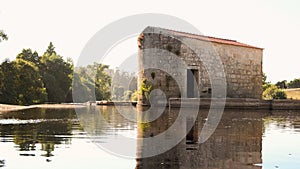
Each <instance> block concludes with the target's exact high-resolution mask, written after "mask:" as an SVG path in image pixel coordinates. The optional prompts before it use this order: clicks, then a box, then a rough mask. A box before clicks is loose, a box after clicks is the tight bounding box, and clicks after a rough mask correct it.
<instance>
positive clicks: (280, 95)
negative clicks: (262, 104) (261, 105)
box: [263, 84, 287, 100]
mask: <svg viewBox="0 0 300 169" xmlns="http://www.w3.org/2000/svg"><path fill="white" fill-rule="evenodd" d="M263 98H264V99H265V100H272V99H286V98H287V96H286V93H285V92H284V91H283V90H282V89H279V88H278V87H277V86H276V85H273V84H271V85H270V87H268V88H267V89H266V90H265V91H264V92H263Z"/></svg>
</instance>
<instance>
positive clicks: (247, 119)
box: [136, 108, 264, 169]
mask: <svg viewBox="0 0 300 169" xmlns="http://www.w3.org/2000/svg"><path fill="white" fill-rule="evenodd" d="M153 111H155V110H153ZM184 111H186V113H188V112H189V109H187V108H186V109H185V110H184ZM149 113H151V112H149ZM178 113H179V109H171V110H166V111H165V112H164V113H163V114H162V115H161V116H160V117H159V118H158V119H156V120H155V121H152V122H149V123H141V124H140V125H139V126H138V137H143V138H147V137H153V136H155V135H157V134H159V133H162V132H164V131H165V130H167V129H168V128H169V126H170V125H172V123H173V122H174V120H175V119H176V118H177V115H178ZM207 114H208V110H200V111H199V113H198V117H197V119H192V118H190V117H189V116H187V117H186V120H183V121H184V122H185V124H183V125H182V130H183V131H185V130H186V129H187V128H190V127H192V126H190V125H192V124H193V123H192V122H193V121H196V122H195V124H194V125H193V127H192V128H191V130H190V131H188V132H187V133H188V134H187V135H186V137H185V138H184V139H183V140H182V141H181V142H180V143H179V144H178V145H176V146H175V147H173V148H172V149H170V150H169V151H167V152H165V153H163V154H160V155H157V156H153V157H148V158H140V157H142V155H141V154H143V153H144V152H143V151H147V148H148V147H145V146H147V145H145V143H142V142H138V146H137V160H136V161H137V164H136V168H137V169H153V168H172V169H173V168H187V169H194V168H197V169H200V168H203V169H217V168H222V169H226V168H228V169H232V168H246V169H254V168H255V169H257V168H261V167H260V166H259V164H261V163H262V154H261V151H262V116H263V114H264V113H262V112H257V111H255V110H253V111H249V110H225V111H224V114H223V117H222V119H221V121H220V123H219V124H218V126H217V129H216V130H215V132H214V133H213V134H212V135H211V137H210V138H209V139H208V140H207V141H205V142H204V143H201V144H200V143H199V136H200V133H201V130H202V128H203V125H204V124H205V122H206V121H207V118H206V117H207ZM178 133H180V132H178ZM256 164H258V165H256Z"/></svg>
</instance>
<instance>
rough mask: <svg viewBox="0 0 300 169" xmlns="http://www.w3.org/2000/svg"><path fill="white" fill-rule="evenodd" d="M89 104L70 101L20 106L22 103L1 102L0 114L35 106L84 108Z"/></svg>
mask: <svg viewBox="0 0 300 169" xmlns="http://www.w3.org/2000/svg"><path fill="white" fill-rule="evenodd" d="M86 106H87V105H86V104H84V103H82V104H70V103H62V104H36V105H29V106H20V105H11V104H0V114H1V113H4V112H11V111H19V110H26V109H33V108H51V109H72V108H83V107H86Z"/></svg>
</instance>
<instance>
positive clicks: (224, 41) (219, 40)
mask: <svg viewBox="0 0 300 169" xmlns="http://www.w3.org/2000/svg"><path fill="white" fill-rule="evenodd" d="M160 29H164V28H160ZM164 30H166V31H170V32H172V33H174V34H175V35H177V36H183V37H188V38H194V39H199V40H203V41H209V42H215V43H220V44H227V45H234V46H242V47H248V48H255V49H263V48H259V47H255V46H251V45H247V44H244V43H241V42H237V41H236V40H230V39H222V38H216V37H211V36H204V35H197V34H192V33H187V32H180V31H175V30H170V29H164Z"/></svg>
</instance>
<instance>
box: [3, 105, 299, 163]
mask: <svg viewBox="0 0 300 169" xmlns="http://www.w3.org/2000/svg"><path fill="white" fill-rule="evenodd" d="M121 109H122V110H126V111H125V113H121V114H120V113H119V110H118V109H116V108H115V107H107V106H97V107H92V108H81V109H80V110H79V111H75V110H74V109H49V108H48V109H44V108H35V109H28V110H21V111H15V112H7V113H2V114H0V168H3V169H20V168H21V169H25V168H28V169H29V168H30V169H40V168H43V169H47V168H55V169H65V168H72V169H75V168H78V169H79V168H80V169H82V168H89V169H96V168H97V169H98V168H105V169H109V168H122V169H127V168H128V169H134V168H143V169H148V168H149V169H150V168H151V169H153V168H191V169H193V168H203V169H204V168H205V169H207V168H208V169H216V168H246V169H248V168H249V169H250V168H251V169H252V168H253V169H254V168H255V169H256V168H263V169H269V168H270V169H271V168H284V169H293V168H295V169H296V168H297V169H298V168H299V167H300V160H299V159H300V111H259V110H225V111H224V113H223V116H222V119H221V120H220V122H219V123H218V125H217V127H216V129H215V130H214V131H213V134H212V135H211V136H210V137H209V138H208V139H207V140H206V141H205V142H203V143H202V142H201V141H199V139H198V138H199V135H200V134H201V132H203V131H202V130H201V129H202V128H203V126H205V123H206V121H207V114H208V110H200V111H199V112H198V115H197V118H195V119H188V118H187V119H186V120H184V121H185V122H186V123H184V124H182V125H183V127H182V130H183V131H185V130H186V128H188V127H186V128H185V127H184V126H188V125H190V124H193V123H192V122H195V125H194V126H193V125H192V126H190V127H191V130H189V131H187V133H188V135H187V136H185V137H184V138H183V139H181V140H179V141H178V143H177V144H176V145H174V146H170V148H166V150H165V151H163V152H160V150H158V149H156V146H153V145H152V146H151V145H150V144H148V143H147V142H146V141H137V139H136V138H140V139H142V138H144V139H145V138H156V136H158V135H160V134H164V131H167V130H169V129H170V126H171V125H172V124H173V123H174V122H175V121H176V118H178V112H179V110H178V109H170V110H164V111H163V113H162V114H160V116H158V117H156V118H155V119H154V120H153V121H152V122H150V121H149V122H147V123H142V124H139V125H137V123H135V122H134V121H131V120H130V119H134V118H139V117H138V116H136V114H133V112H132V111H131V110H132V107H122V108H121ZM185 111H187V112H188V110H185ZM124 115H125V116H126V117H131V118H126V117H125V116H124ZM143 118H144V117H143ZM147 118H148V117H147ZM173 133H180V131H176V132H173ZM170 137H171V135H165V136H164V137H162V138H165V139H166V140H168V139H169V140H172V138H170ZM127 138H130V139H127ZM116 140H117V141H116ZM128 140H130V141H128ZM165 143H168V142H164V141H163V143H162V144H165ZM170 144H171V142H170ZM159 146H161V145H157V147H159ZM121 150H122V151H121ZM149 150H151V151H154V152H157V155H155V156H150V155H151V153H150V154H149V153H148V151H149ZM147 153H148V155H147ZM143 155H144V156H147V158H141V157H144V156H143ZM148 156H149V157H148Z"/></svg>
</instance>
